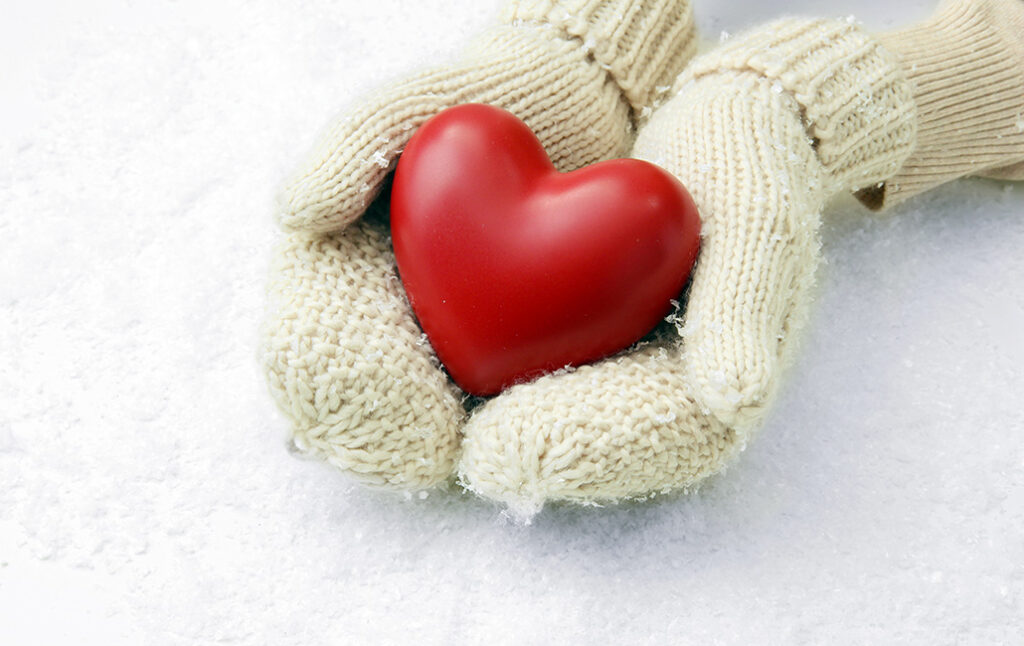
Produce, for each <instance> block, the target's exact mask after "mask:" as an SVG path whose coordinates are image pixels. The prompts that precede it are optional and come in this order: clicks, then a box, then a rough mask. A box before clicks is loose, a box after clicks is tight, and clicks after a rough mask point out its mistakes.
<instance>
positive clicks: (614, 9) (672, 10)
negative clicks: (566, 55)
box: [503, 0, 697, 116]
mask: <svg viewBox="0 0 1024 646" xmlns="http://www.w3.org/2000/svg"><path fill="white" fill-rule="evenodd" d="M503 18H504V20H505V21H507V22H509V23H511V24H516V23H518V22H526V23H535V22H539V23H545V24H550V25H552V26H554V27H556V28H557V29H559V30H561V31H562V32H563V33H564V35H565V37H566V38H571V39H579V40H580V42H581V45H582V46H583V47H584V48H585V49H586V50H587V51H589V52H590V54H591V55H592V56H593V57H594V60H595V61H597V63H598V64H599V65H601V66H602V67H603V68H605V69H606V70H608V73H609V74H610V75H611V76H612V78H613V79H615V82H616V83H617V84H618V86H619V87H620V88H621V89H622V93H623V95H624V96H625V97H626V100H627V101H629V103H630V105H631V106H632V108H633V110H634V112H635V114H636V115H637V116H644V115H646V111H645V108H648V109H649V108H651V107H653V105H654V104H655V103H656V102H658V100H659V99H660V98H662V95H664V94H667V92H668V90H669V89H670V88H671V86H672V83H673V81H675V79H676V77H677V76H678V75H679V73H680V72H681V71H682V70H683V67H684V66H685V65H686V63H687V62H689V60H690V59H691V58H693V55H694V54H695V53H696V50H697V38H696V28H695V26H694V22H693V11H692V9H691V7H690V1H689V0H518V1H513V2H511V3H510V4H509V6H508V7H507V8H506V10H505V12H504V14H503Z"/></svg>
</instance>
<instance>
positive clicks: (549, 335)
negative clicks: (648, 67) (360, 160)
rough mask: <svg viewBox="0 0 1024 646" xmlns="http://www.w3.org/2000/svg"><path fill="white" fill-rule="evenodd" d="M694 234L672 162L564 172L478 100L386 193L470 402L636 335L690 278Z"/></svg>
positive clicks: (426, 320) (693, 214) (433, 332)
mask: <svg viewBox="0 0 1024 646" xmlns="http://www.w3.org/2000/svg"><path fill="white" fill-rule="evenodd" d="M699 231H700V219H699V217H698V215H697V208H696V206H695V205H694V203H693V200H692V198H691V197H690V195H689V194H688V193H687V192H686V189H685V188H683V185H682V184H681V183H680V182H679V181H678V180H677V179H676V178H675V177H674V176H672V175H671V174H670V173H668V172H667V171H665V170H663V169H661V168H659V167H657V166H655V165H653V164H649V163H647V162H643V161H639V160H635V159H615V160H609V161H604V162H600V163H597V164H594V165H592V166H588V167H585V168H581V169H579V170H576V171H573V172H571V173H560V172H558V171H557V170H556V169H555V167H554V165H553V164H552V163H551V161H550V160H549V159H548V156H547V154H546V153H545V152H544V148H543V146H542V145H541V143H540V141H539V140H538V139H537V137H536V136H535V135H534V134H533V132H532V131H531V130H530V128H529V127H528V126H527V125H526V124H524V123H523V122H522V121H520V120H519V119H518V118H516V117H515V116H514V115H512V114H510V113H508V112H506V111H504V110H501V109H499V108H495V107H492V106H487V105H480V104H465V105H460V106H456V107H453V108H449V109H447V110H445V111H443V112H441V113H439V114H438V115H437V116H435V117H433V118H432V119H430V120H429V121H427V122H426V123H425V124H424V125H423V126H422V127H420V129H419V130H417V131H416V133H415V134H414V135H413V137H412V139H411V140H410V141H409V143H408V145H407V146H406V147H405V151H404V152H403V153H402V156H401V158H400V159H399V162H398V166H397V168H396V169H395V177H394V183H393V185H392V192H391V235H392V241H393V243H394V249H395V260H396V261H397V263H398V271H399V275H400V276H401V280H402V283H403V285H404V286H405V290H406V293H407V294H408V297H409V302H410V303H411V305H412V309H413V312H414V314H415V315H416V317H417V318H418V319H419V323H420V325H421V326H422V328H423V331H424V332H425V333H426V334H427V337H428V338H429V340H430V343H431V345H432V346H433V348H434V350H435V352H436V353H437V356H438V358H439V359H440V360H441V362H442V363H443V364H444V365H445V367H446V368H447V369H448V372H449V374H450V375H451V377H452V379H453V380H454V381H455V383H457V384H458V385H459V386H460V387H461V388H462V389H463V390H464V391H466V392H469V393H472V394H476V395H491V394H495V393H497V392H499V391H501V390H502V389H503V388H506V387H508V386H510V385H512V384H514V383H519V382H523V381H527V380H529V379H531V378H535V377H537V376H539V375H540V374H543V373H545V372H550V371H553V370H557V369H559V368H562V367H565V366H570V365H572V366H575V365H579V364H583V363H587V362H590V361H594V360H597V359H600V358H602V357H606V356H608V355H610V354H613V353H615V352H617V351H619V350H622V349H624V348H627V347H629V346H630V345H631V344H633V343H634V342H636V341H637V340H639V339H640V338H641V337H643V336H644V335H645V334H647V333H648V332H649V331H650V330H651V329H652V328H653V327H654V326H655V325H656V324H657V323H658V321H659V320H661V319H662V318H663V317H664V316H665V315H666V314H667V313H668V312H669V309H670V307H671V304H670V301H671V299H673V298H677V297H678V295H679V292H680V291H681V290H682V288H683V286H684V284H685V283H686V279H687V277H688V276H689V273H690V269H691V268H692V266H693V263H694V261H695V259H696V256H697V250H698V246H699Z"/></svg>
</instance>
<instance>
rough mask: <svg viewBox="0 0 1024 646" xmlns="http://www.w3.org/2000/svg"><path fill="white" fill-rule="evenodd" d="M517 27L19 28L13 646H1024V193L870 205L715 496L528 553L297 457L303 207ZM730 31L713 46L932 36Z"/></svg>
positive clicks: (0, 291) (470, 516)
mask: <svg viewBox="0 0 1024 646" xmlns="http://www.w3.org/2000/svg"><path fill="white" fill-rule="evenodd" d="M497 4H498V2H496V1H495V0H488V1H487V2H480V0H433V1H430V2H419V3H412V2H403V1H401V0H376V1H375V2H372V3H362V2H359V3H357V2H352V1H333V2H332V1H330V0H305V1H301V2H299V1H296V2H287V3H286V2H272V1H270V0H259V1H256V2H242V1H241V0H222V1H220V2H204V1H200V0H179V1H178V2H173V1H170V0H167V1H161V2H157V1H155V0H154V2H148V3H136V2H132V1H131V0H102V1H94V2H78V3H75V2H67V1H64V2H57V1H56V0H47V1H45V2H37V3H26V2H20V3H18V2H8V3H6V5H7V6H5V7H4V10H3V13H4V18H3V19H2V20H0V72H2V73H0V643H3V644H11V645H20V644H33V645H34V644H72V643H73V644H103V645H105V646H106V645H110V644H143V643H145V644H157V645H163V644H175V645H177V644H183V645H184V644H206V643H219V642H225V643H240V644H318V643H352V644H361V643H366V644H370V643H384V644H388V643H395V644H400V643H423V644H460V643H489V644H534V643H537V644H540V643H615V642H619V643H627V642H628V643H637V644H655V643H679V644H751V643H758V644H803V643H837V644H862V643H900V644H953V643H957V644H1008V643H1021V641H1020V640H1021V639H1024V638H1022V635H1024V628H1022V626H1024V409H1022V405H1021V403H1020V402H1021V398H1020V395H1021V393H1022V392H1024V370H1022V366H1024V341H1022V338H1021V330H1022V328H1024V285H1022V284H1021V283H1022V277H1024V255H1022V254H1021V252H1020V249H1022V248H1024V185H1021V186H1011V185H1008V184H999V183H995V182H986V181H977V180H970V181H964V182H959V183H957V184H955V185H952V186H949V187H946V188H943V189H941V190H939V191H936V192H934V193H932V194H929V195H927V196H924V197H923V198H921V199H918V200H916V201H913V202H911V203H910V204H908V205H906V206H905V207H904V208H901V209H899V211H898V212H896V213H893V214H892V215H891V216H888V217H874V216H870V215H867V214H866V213H865V212H864V211H862V210H861V209H859V208H858V207H857V206H855V205H854V204H853V202H852V201H851V200H841V201H840V202H839V203H838V204H837V205H836V206H835V207H834V208H833V209H832V210H831V212H830V216H831V217H830V221H829V225H828V226H827V228H826V230H825V246H826V253H827V257H828V259H829V264H828V266H827V268H826V271H825V273H824V274H823V275H822V280H821V282H822V296H821V299H820V304H819V307H818V309H817V313H816V316H815V318H814V320H813V322H812V326H811V329H810V330H809V333H808V335H807V336H808V338H807V341H806V343H805V349H804V353H803V355H802V358H801V360H800V361H799V362H798V363H797V365H796V366H795V368H794V370H793V371H792V374H791V379H790V381H789V384H788V387H787V388H786V390H785V393H784V396H783V398H782V400H781V401H780V403H779V405H778V407H777V408H776V410H775V411H774V414H773V415H772V417H771V419H770V421H769V423H768V424H767V425H766V427H765V428H764V430H763V432H762V433H761V435H760V436H759V438H758V439H757V441H756V442H754V443H752V444H751V446H750V448H749V449H748V450H747V451H746V452H745V453H744V454H743V455H742V456H741V458H740V460H739V461H738V462H737V463H736V464H735V465H734V466H733V467H732V468H731V469H730V470H728V471H727V472H726V473H725V474H723V475H721V476H719V477H717V478H715V479H713V480H712V481H711V482H709V483H708V484H707V485H706V486H704V487H703V488H702V489H701V490H700V491H698V492H697V493H695V494H692V495H690V496H676V497H670V498H666V499H660V500H658V501H657V502H654V503H650V504H630V505H622V506H619V507H615V508H608V509H578V508H565V507H554V508H549V509H547V510H545V511H544V512H543V513H542V514H541V515H540V516H538V517H537V518H536V519H535V521H534V523H533V524H532V525H530V526H526V527H524V526H518V525H515V524H512V523H509V522H506V521H505V519H504V517H503V516H502V514H501V513H500V512H501V510H500V509H498V508H496V507H494V506H492V505H490V504H487V503H484V502H481V501H479V500H476V499H474V498H472V497H470V496H468V495H466V494H464V493H460V492H457V491H452V492H434V493H431V494H430V495H429V496H427V497H425V498H421V497H418V496H412V497H411V498H406V497H402V496H392V495H388V494H384V493H380V492H373V491H368V490H365V489H363V488H361V487H359V486H357V485H354V484H352V483H351V482H350V481H348V480H347V479H346V478H345V477H343V476H341V475H340V474H338V473H336V472H334V471H332V470H331V469H330V468H328V467H326V466H323V465H321V464H319V463H316V462H310V461H305V460H301V459H297V458H296V457H295V456H293V455H291V454H289V452H288V451H287V450H286V446H285V435H286V431H285V421H284V420H283V418H282V417H281V416H280V415H279V414H278V413H277V412H276V410H275V409H274V408H273V405H272V403H271V401H270V398H269V396H268V394H267V393H266V391H265V386H264V384H263V381H262V377H261V375H260V374H259V372H258V369H257V366H256V361H255V350H254V345H255V336H256V327H257V324H258V321H259V319H260V316H261V312H262V307H263V285H264V281H265V276H266V266H267V254H268V250H269V248H270V245H271V242H272V240H273V239H274V237H275V230H274V227H273V225H272V222H271V211H270V208H271V207H270V205H271V195H272V192H273V189H274V187H275V185H276V184H277V182H278V181H279V180H280V179H281V177H282V176H283V175H284V173H285V172H286V171H287V170H288V169H289V168H290V166H291V164H292V163H293V162H294V161H295V160H296V158H297V157H298V156H299V154H300V152H301V151H303V150H304V149H305V148H306V146H308V144H309V143H310V141H311V138H312V137H313V135H314V134H315V132H316V131H317V129H318V128H319V127H320V126H321V125H322V124H323V122H324V121H325V119H326V118H327V117H328V116H329V115H330V114H331V113H332V112H334V111H335V110H336V109H337V108H338V107H340V106H342V105H344V104H345V103H346V102H348V101H350V100H352V99H353V98H354V97H355V96H357V95H358V94H360V93H362V92H365V91H366V90H367V89H368V88H370V87H372V86H373V85H375V84H376V83H377V82H378V81H379V80H380V79H385V78H393V77H395V76H396V75H398V74H399V73H401V72H402V71H403V70H408V69H410V68H412V67H413V66H415V65H418V64H420V63H421V62H423V61H427V60H433V59H439V58H441V57H443V56H445V55H447V54H448V53H450V52H451V51H452V50H453V49H454V48H455V47H456V46H457V45H458V44H459V43H460V42H461V41H463V40H464V39H465V37H466V35H467V34H470V33H472V32H474V31H476V30H478V29H479V28H480V27H481V26H482V25H484V24H485V23H486V22H487V21H488V20H490V19H491V18H492V17H493V15H494V13H495V11H496V7H497ZM715 4H716V3H715V2H713V1H712V0H703V1H700V2H698V3H697V6H698V11H699V16H700V20H701V23H702V25H703V26H704V27H705V34H706V35H707V36H708V37H709V38H711V39H717V37H718V34H719V33H720V32H721V31H735V30H737V29H739V28H740V27H742V26H744V25H747V24H750V23H752V22H756V21H760V20H762V19H766V18H769V17H772V16H774V15H776V14H778V13H780V12H781V11H790V12H798V11H809V12H812V13H821V14H825V15H833V16H836V15H845V14H848V13H856V14H857V15H858V16H859V17H860V18H862V19H863V20H864V21H865V23H866V24H867V25H868V26H869V27H871V28H876V29H877V28H885V27H889V26H892V25H898V24H902V23H903V22H906V21H909V20H912V19H916V18H920V17H922V16H924V15H926V14H927V13H928V12H929V10H930V8H931V5H932V3H931V2H928V1H918V2H906V3H899V6H898V7H894V5H896V4H897V3H893V2H886V1H882V0H874V1H871V2H855V1H854V0H842V1H838V0H837V1H834V2H824V1H821V2H811V1H809V0H807V1H804V2H782V1H781V0H774V1H763V2H755V1H751V2H729V3H726V2H719V3H717V4H719V5H723V6H722V7H721V8H719V7H716V6H715ZM57 5H61V6H57Z"/></svg>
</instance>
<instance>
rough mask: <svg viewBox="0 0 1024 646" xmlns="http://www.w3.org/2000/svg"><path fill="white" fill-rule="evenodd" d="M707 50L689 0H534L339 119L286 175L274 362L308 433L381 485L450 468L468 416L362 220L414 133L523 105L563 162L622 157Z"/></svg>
mask: <svg viewBox="0 0 1024 646" xmlns="http://www.w3.org/2000/svg"><path fill="white" fill-rule="evenodd" d="M694 48H695V41H694V33H693V21H692V15H691V13H690V8H689V2H688V0H562V1H552V0H533V1H527V0H522V1H519V2H512V3H511V5H510V6H509V7H508V8H507V10H506V11H505V13H504V14H503V19H502V24H501V25H500V26H498V27H496V28H495V29H493V30H491V31H489V32H487V33H486V34H484V35H483V36H481V37H480V38H478V39H477V40H475V41H474V42H473V43H472V44H471V46H470V47H469V48H468V49H467V50H466V52H465V53H464V55H463V57H462V58H461V59H460V60H459V61H458V62H456V63H454V64H452V65H449V66H444V67H440V68H438V69H435V70H432V71H429V72H426V73H423V74H419V75H417V76H415V77H413V78H411V79H409V80H407V81H404V82H401V83H398V84H396V85H392V86H390V87H388V88H385V89H383V90H381V91H380V92H379V93H377V94H376V95H375V96H373V97H371V98H370V99H369V100H367V101H366V102H364V103H363V105H362V106H360V107H357V108H355V109H353V110H351V111H349V112H348V113H347V114H346V115H345V116H343V117H342V118H340V119H338V120H337V121H336V122H334V123H333V124H331V125H330V127H329V128H328V129H327V131H326V132H325V133H324V135H323V138H322V141H321V143H320V145H319V146H318V147H317V148H316V149H315V151H314V152H313V154H312V155H311V156H310V157H309V160H308V162H307V163H306V164H305V165H304V166H303V167H302V168H300V169H299V171H298V172H297V173H296V174H295V176H294V178H293V179H292V180H291V181H290V182H289V183H288V184H287V185H286V187H285V190H284V192H283V195H282V197H281V200H280V211H281V215H280V221H281V225H282V227H283V228H284V229H285V230H286V231H288V232H289V233H288V235H287V238H286V239H285V241H284V243H283V244H282V245H281V248H280V249H279V251H278V253H277V256H276V260H275V264H274V267H273V270H272V272H273V273H272V281H271V287H270V296H271V315H270V317H269V320H268V322H267V325H266V334H265V346H264V353H263V362H264V367H265V370H266V374H267V378H268V381H269V384H270V388H271V391H272V393H273V395H274V398H275V400H276V401H277V404H278V406H279V407H280V408H281V409H282V410H283V411H284V413H285V414H286V415H287V416H288V417H289V418H290V421H291V423H292V436H293V439H294V442H295V444H296V445H297V446H298V447H299V448H300V449H301V450H303V451H305V452H309V453H312V454H315V455H318V456H320V457H322V458H324V459H326V460H328V461H329V462H331V463H333V464H335V465H337V466H338V467H341V468H342V469H345V470H347V471H350V472H352V473H354V474H356V475H357V476H359V477H360V478H361V479H363V480H365V481H367V482H370V483H376V484H382V485H390V486H395V487H402V488H422V487H428V486H431V485H434V484H437V483H439V482H442V481H444V480H446V479H447V478H448V477H449V476H450V475H451V473H452V471H453V468H454V465H455V462H456V459H457V456H458V451H459V442H460V437H461V432H460V429H461V425H462V423H463V421H464V419H465V411H464V408H463V405H462V401H461V399H462V394H461V393H460V392H459V391H458V389H457V388H455V387H454V386H453V385H451V384H450V383H449V382H448V380H447V378H446V376H445V374H444V372H443V371H442V370H441V368H440V366H439V364H438V363H437V360H436V358H435V357H434V354H433V352H432V350H431V348H430V345H429V343H427V342H426V340H425V338H424V337H423V335H422V333H421V332H420V330H419V328H418V327H417V325H416V322H415V320H414V318H413V316H412V313H411V312H410V309H409V305H408V302H407V301H406V299H405V296H404V294H403V291H402V287H401V284H400V283H399V281H398V277H397V276H396V274H395V269H394V257H393V254H392V251H391V246H390V242H389V238H388V231H387V224H386V222H383V221H382V220H383V218H381V217H367V218H360V216H362V215H363V212H364V211H365V210H366V209H367V208H368V207H369V206H370V205H371V202H372V200H373V198H374V197H375V196H376V195H377V194H378V192H379V190H380V188H381V184H382V183H383V182H384V180H385V178H386V176H387V174H388V172H389V171H390V170H391V168H392V166H393V162H394V161H395V159H396V157H397V156H398V154H399V153H400V152H401V150H402V148H403V147H404V146H405V144H406V142H407V141H408V140H409V138H410V137H411V136H412V134H413V132H414V131H415V130H416V128H417V127H419V126H420V125H421V124H423V123H424V122H425V121H426V120H427V119H428V118H429V117H431V116H433V115H434V114H436V113H437V112H439V111H441V110H442V109H444V108H447V107H450V106H453V105H456V104H461V103H468V102H477V103H488V104H492V105H496V106H499V107H502V108H505V109H506V110H509V111H511V112H512V113H514V114H516V115H517V116H518V117H520V118H521V119H523V120H524V121H525V122H526V123H527V124H528V125H529V126H530V127H531V128H532V129H533V131H534V132H535V133H536V134H537V135H538V137H539V138H540V140H541V142H542V143H543V144H544V146H545V148H546V150H547V152H548V154H549V155H550V156H551V158H552V160H553V161H554V163H555V165H556V166H557V167H558V168H559V169H560V170H572V169H575V168H578V167H580V166H583V165H586V164H590V163H592V162H596V161H599V160H602V159H606V158H612V157H622V156H624V155H625V154H626V153H627V152H628V150H629V146H630V144H631V142H632V139H633V136H634V134H635V133H634V128H635V123H636V121H637V119H638V118H639V117H640V115H641V114H642V113H644V112H645V111H646V110H648V109H649V106H650V105H651V104H652V103H653V101H654V98H655V95H656V94H657V93H658V92H659V89H660V90H661V91H665V90H667V89H668V88H669V87H670V86H671V83H672V81H673V80H674V79H675V77H676V76H677V75H678V73H679V72H680V71H681V69H682V67H683V65H684V64H685V63H686V61H688V60H689V58H690V57H691V56H692V54H693V52H694Z"/></svg>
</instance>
